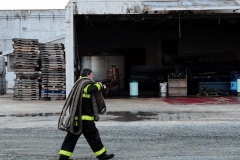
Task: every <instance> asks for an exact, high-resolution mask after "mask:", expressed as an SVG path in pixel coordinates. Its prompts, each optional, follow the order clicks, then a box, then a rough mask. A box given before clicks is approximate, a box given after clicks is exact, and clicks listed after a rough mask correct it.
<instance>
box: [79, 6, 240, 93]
mask: <svg viewBox="0 0 240 160" xmlns="http://www.w3.org/2000/svg"><path fill="white" fill-rule="evenodd" d="M74 24H75V37H74V39H75V54H76V55H75V57H76V58H75V66H76V68H78V70H77V71H76V72H75V77H76V78H78V76H79V71H80V69H81V68H83V67H86V66H87V67H91V68H92V69H93V72H96V71H94V70H97V72H102V74H97V77H95V78H96V80H97V79H104V78H105V75H106V73H107V69H108V68H110V67H111V65H112V64H111V63H118V65H116V67H117V68H118V69H119V72H120V75H121V76H122V85H121V87H120V88H119V87H118V88H115V89H118V90H120V91H121V92H117V93H118V94H120V95H122V96H127V95H129V83H130V81H132V80H135V81H137V82H138V86H139V96H144V95H148V96H153V97H154V96H159V91H160V87H159V83H162V82H168V81H169V74H173V75H178V74H181V75H186V83H187V86H186V88H187V91H186V95H197V94H199V92H200V91H199V88H200V87H201V85H202V84H203V83H202V82H206V83H205V84H207V83H209V82H215V83H214V85H215V86H218V87H219V85H221V86H220V89H225V90H228V92H232V93H230V94H233V95H234V94H236V92H235V90H231V86H230V85H231V81H234V82H235V81H236V79H237V78H238V73H239V69H240V63H239V61H240V36H239V35H240V14H233V13H232V14H226V13H225V14H220V13H218V14H215V13H201V12H199V13H197V12H194V13H193V12H191V11H179V12H177V11H176V12H169V13H168V14H140V15H139V14H138V15H135V14H134V15H131V14H129V15H75V17H74ZM95 58H96V61H97V62H96V63H95ZM111 58H112V59H111ZM106 59H107V60H106ZM83 64H84V65H83ZM95 64H99V65H98V66H95ZM239 77H240V75H239ZM183 78H184V76H183ZM234 89H235V88H234Z"/></svg>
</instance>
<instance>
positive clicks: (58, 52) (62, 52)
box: [40, 50, 65, 55]
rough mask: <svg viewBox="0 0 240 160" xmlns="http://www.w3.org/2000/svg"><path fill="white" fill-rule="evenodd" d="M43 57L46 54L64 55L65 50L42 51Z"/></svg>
mask: <svg viewBox="0 0 240 160" xmlns="http://www.w3.org/2000/svg"><path fill="white" fill-rule="evenodd" d="M40 53H41V55H45V54H64V53H65V52H64V51H63V50H40Z"/></svg>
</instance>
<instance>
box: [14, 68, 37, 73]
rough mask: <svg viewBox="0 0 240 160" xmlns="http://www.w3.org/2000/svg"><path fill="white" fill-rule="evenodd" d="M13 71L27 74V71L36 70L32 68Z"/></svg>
mask: <svg viewBox="0 0 240 160" xmlns="http://www.w3.org/2000/svg"><path fill="white" fill-rule="evenodd" d="M13 70H14V72H26V71H28V72H33V71H35V69H33V68H30V69H13Z"/></svg>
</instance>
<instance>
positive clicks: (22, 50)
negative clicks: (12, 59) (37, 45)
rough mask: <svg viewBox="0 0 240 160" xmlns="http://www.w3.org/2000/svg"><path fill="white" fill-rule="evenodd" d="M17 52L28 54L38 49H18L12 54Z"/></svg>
mask: <svg viewBox="0 0 240 160" xmlns="http://www.w3.org/2000/svg"><path fill="white" fill-rule="evenodd" d="M18 52H29V53H35V52H38V49H31V48H30V49H29V48H26V49H25V48H22V49H18V48H14V53H18Z"/></svg>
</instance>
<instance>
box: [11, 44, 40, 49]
mask: <svg viewBox="0 0 240 160" xmlns="http://www.w3.org/2000/svg"><path fill="white" fill-rule="evenodd" d="M18 47H31V48H39V45H36V44H13V48H18Z"/></svg>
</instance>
